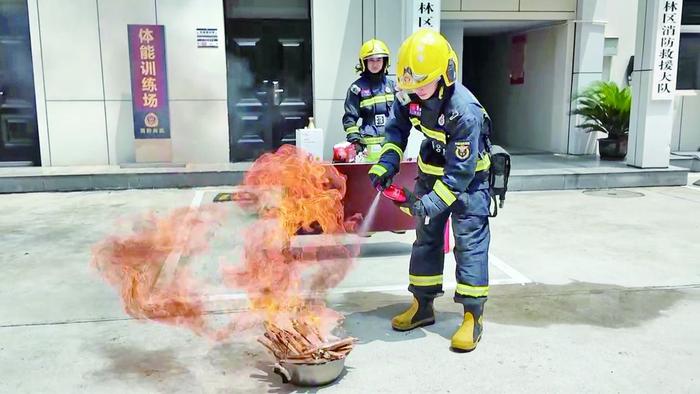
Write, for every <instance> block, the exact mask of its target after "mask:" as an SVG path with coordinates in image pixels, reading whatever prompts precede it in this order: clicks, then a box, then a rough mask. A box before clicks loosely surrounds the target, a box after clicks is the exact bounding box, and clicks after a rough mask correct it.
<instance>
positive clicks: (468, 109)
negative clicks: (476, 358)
mask: <svg viewBox="0 0 700 394" xmlns="http://www.w3.org/2000/svg"><path fill="white" fill-rule="evenodd" d="M396 73H397V79H398V86H399V89H400V91H399V93H398V94H397V95H396V101H395V103H394V105H393V116H392V118H391V119H389V121H388V123H387V126H386V130H385V132H386V142H385V143H384V145H383V147H382V151H381V152H382V153H381V157H380V159H379V162H378V163H377V164H375V165H374V166H373V167H372V168H371V170H370V174H369V175H370V179H371V181H372V183H373V185H374V187H376V188H377V189H379V190H382V189H384V188H386V187H388V186H389V185H390V184H391V181H392V177H393V176H394V175H395V174H396V173H397V172H398V170H399V162H400V161H401V159H402V157H403V153H404V149H405V148H406V143H407V141H408V135H409V133H410V131H411V128H412V127H415V128H416V129H418V130H419V131H421V132H422V133H423V134H424V135H425V137H426V138H425V140H424V141H423V142H422V144H421V148H420V153H419V157H418V168H419V172H418V174H419V176H418V179H417V181H416V185H415V191H414V193H411V192H409V191H407V190H406V192H407V195H408V197H409V198H408V201H407V202H406V203H404V204H403V206H402V209H403V210H404V211H405V212H406V211H408V212H410V213H411V214H412V215H413V216H415V217H416V218H417V220H416V223H417V225H416V242H415V243H414V244H413V250H412V253H411V261H410V268H409V287H408V290H409V291H410V292H411V293H413V297H414V298H413V303H412V305H411V307H410V308H409V309H408V310H407V311H405V312H403V313H402V314H400V315H398V316H396V317H394V319H393V320H392V326H393V328H394V329H396V330H399V331H408V330H412V329H414V328H417V327H421V326H426V325H430V324H433V323H434V322H435V314H434V312H433V300H434V298H435V297H438V296H440V295H442V294H443V288H442V283H443V266H444V253H443V242H444V237H443V233H444V228H445V223H446V222H447V219H448V218H449V216H450V215H452V226H453V231H454V236H455V248H454V255H455V259H456V260H457V272H456V277H457V289H456V290H455V294H454V300H455V302H458V303H461V304H462V305H463V306H464V320H463V323H462V325H461V327H460V328H459V329H458V330H457V332H456V333H455V334H454V336H453V338H452V349H453V350H455V351H462V352H468V351H472V350H474V349H475V348H476V346H477V343H478V342H479V340H480V338H481V332H482V314H483V310H484V303H485V302H486V298H487V296H488V292H489V286H488V249H489V241H490V232H489V212H490V202H491V199H490V193H489V167H490V158H489V151H490V142H489V134H490V125H491V122H490V120H489V117H488V115H487V114H486V111H485V110H484V108H483V107H482V106H481V104H479V101H478V100H477V99H476V98H475V97H474V95H472V93H471V92H470V91H469V90H467V88H466V87H464V86H463V85H461V84H459V83H456V74H457V56H456V54H455V52H454V51H453V50H452V48H451V46H450V44H449V43H448V42H447V40H446V39H445V38H444V37H443V36H442V35H440V33H437V32H435V31H432V30H428V29H422V30H419V31H417V32H415V33H413V34H412V35H411V36H410V37H408V38H407V39H406V40H405V41H404V42H403V44H402V45H401V48H400V49H399V53H398V62H397V69H396Z"/></svg>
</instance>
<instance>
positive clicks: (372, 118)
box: [343, 39, 395, 162]
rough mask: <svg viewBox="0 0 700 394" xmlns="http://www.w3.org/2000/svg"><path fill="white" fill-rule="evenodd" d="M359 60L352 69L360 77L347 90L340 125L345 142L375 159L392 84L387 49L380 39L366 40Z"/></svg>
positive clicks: (386, 115) (381, 141) (393, 89)
mask: <svg viewBox="0 0 700 394" xmlns="http://www.w3.org/2000/svg"><path fill="white" fill-rule="evenodd" d="M359 61H360V63H359V64H358V65H357V66H356V70H357V71H358V72H359V73H360V78H358V79H357V80H356V81H355V82H353V84H352V85H350V88H349V89H348V94H347V97H346V99H345V115H344V116H343V128H344V129H345V135H346V139H347V141H348V142H350V143H352V144H354V145H355V151H356V152H357V153H360V152H362V151H363V150H366V152H365V154H366V159H367V160H368V161H373V162H376V161H377V159H379V152H380V150H381V144H382V143H383V142H384V126H385V124H386V121H387V120H388V118H389V113H390V111H391V105H392V103H393V102H394V91H395V84H394V82H393V81H391V80H389V79H387V76H386V74H387V70H388V68H389V48H388V47H387V46H386V44H385V43H383V42H382V41H380V40H376V39H372V40H369V41H367V42H365V43H364V44H362V47H361V48H360V56H359ZM358 120H359V124H358Z"/></svg>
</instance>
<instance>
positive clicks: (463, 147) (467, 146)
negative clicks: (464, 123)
mask: <svg viewBox="0 0 700 394" xmlns="http://www.w3.org/2000/svg"><path fill="white" fill-rule="evenodd" d="M471 151H472V144H471V143H470V142H469V141H460V142H456V143H455V156H457V158H458V159H460V160H467V159H468V158H469V156H470V155H471Z"/></svg>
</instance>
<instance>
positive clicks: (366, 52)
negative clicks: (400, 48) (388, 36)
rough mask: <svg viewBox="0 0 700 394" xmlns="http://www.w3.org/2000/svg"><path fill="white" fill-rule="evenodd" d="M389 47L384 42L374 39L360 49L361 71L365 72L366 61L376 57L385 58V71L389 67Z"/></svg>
mask: <svg viewBox="0 0 700 394" xmlns="http://www.w3.org/2000/svg"><path fill="white" fill-rule="evenodd" d="M389 55H390V54H389V47H388V46H386V44H385V43H384V41H381V40H377V39H376V38H373V39H371V40H369V41H367V42H365V43H364V44H362V47H360V56H359V58H360V66H359V71H361V72H362V71H365V60H367V59H370V58H375V57H383V58H385V60H384V70H386V69H387V68H388V67H389Z"/></svg>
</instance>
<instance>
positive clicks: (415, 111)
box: [408, 103, 421, 116]
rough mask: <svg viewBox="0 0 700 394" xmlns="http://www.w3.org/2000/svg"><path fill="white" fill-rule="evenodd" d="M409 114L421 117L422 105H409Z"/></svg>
mask: <svg viewBox="0 0 700 394" xmlns="http://www.w3.org/2000/svg"><path fill="white" fill-rule="evenodd" d="M408 114H409V115H412V116H420V114H421V109H420V104H418V103H411V104H409V106H408Z"/></svg>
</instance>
